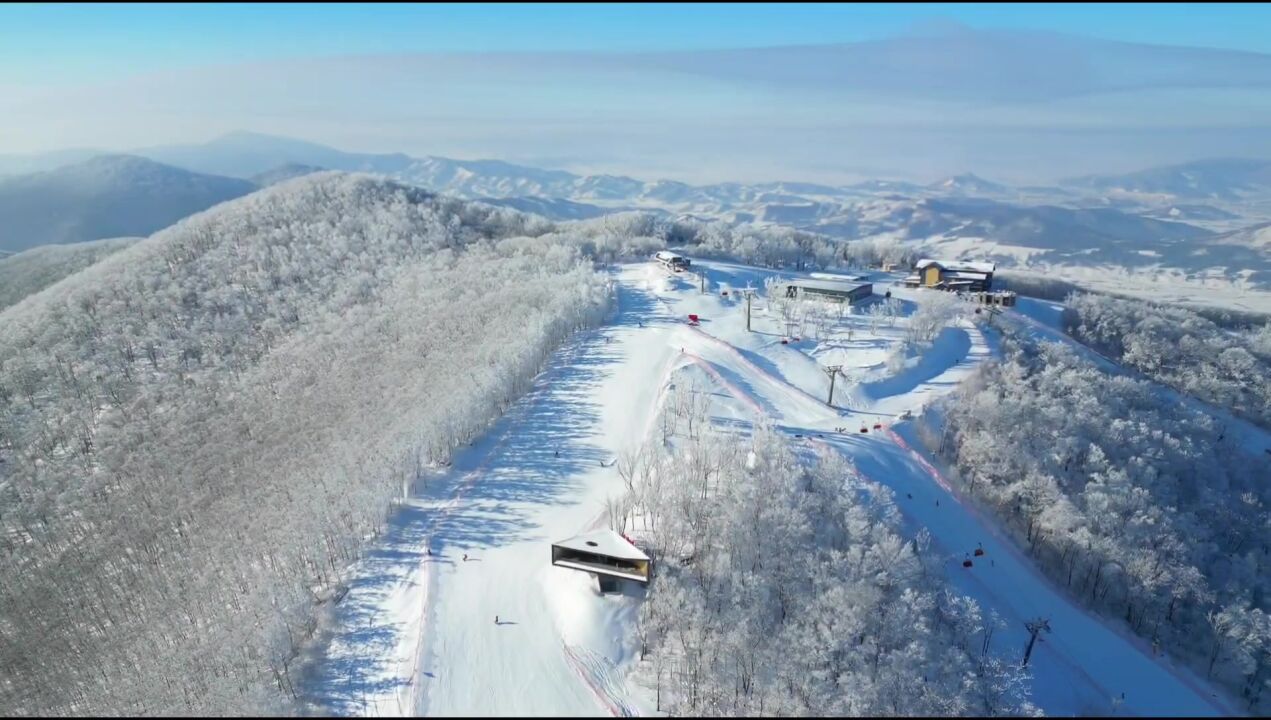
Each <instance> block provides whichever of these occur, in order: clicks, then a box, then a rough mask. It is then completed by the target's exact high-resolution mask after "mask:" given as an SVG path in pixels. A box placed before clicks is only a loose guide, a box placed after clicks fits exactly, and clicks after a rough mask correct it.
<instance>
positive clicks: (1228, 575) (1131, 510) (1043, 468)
mask: <svg viewBox="0 0 1271 720" xmlns="http://www.w3.org/2000/svg"><path fill="white" fill-rule="evenodd" d="M1121 302H1122V301H1119V300H1111V299H1105V298H1096V299H1085V300H1081V301H1080V302H1079V303H1078V305H1077V306H1078V308H1080V309H1081V311H1082V317H1083V320H1085V321H1086V322H1087V323H1093V322H1095V320H1096V318H1098V317H1100V316H1099V315H1097V314H1095V312H1094V311H1096V310H1098V309H1100V308H1112V309H1113V310H1112V311H1111V312H1115V311H1116V309H1119V308H1120V307H1121ZM1116 317H1119V315H1116ZM1087 332H1091V331H1087ZM1098 332H1110V331H1109V330H1106V329H1104V330H1099V331H1098ZM1126 332H1127V334H1129V335H1130V336H1131V337H1134V330H1133V328H1132V327H1129V328H1126ZM1098 337H1107V336H1105V335H1100V336H1098ZM1211 340H1212V338H1211ZM1131 342H1133V341H1131ZM1130 347H1137V345H1130ZM1211 347H1212V346H1211ZM1003 352H1004V359H1003V360H1002V361H1001V362H998V363H993V364H989V365H987V366H985V368H984V369H983V370H982V371H980V372H979V373H978V374H977V375H976V376H975V377H973V378H972V379H971V380H970V381H968V382H967V383H966V384H965V385H964V386H963V388H961V389H960V390H959V392H958V393H957V394H956V395H955V396H954V399H953V400H952V401H951V402H949V403H948V404H947V415H946V422H944V423H941V424H938V426H936V427H933V428H929V432H928V433H927V439H928V442H929V444H930V445H931V446H932V448H933V449H936V448H940V449H942V450H943V451H944V453H945V454H946V455H947V456H948V457H950V459H951V460H952V461H953V462H954V463H956V467H957V470H958V471H959V472H958V477H959V481H960V483H961V486H962V490H963V491H964V492H965V493H967V494H969V495H970V496H972V497H973V498H975V499H976V500H978V501H979V502H981V503H983V504H984V505H986V506H988V507H989V508H991V509H992V510H993V511H994V513H995V514H996V515H997V517H998V518H999V519H1000V520H1001V522H1002V523H1003V524H1004V525H1005V527H1007V528H1008V529H1009V530H1010V531H1011V532H1012V533H1013V534H1014V535H1015V536H1016V538H1017V540H1018V542H1019V543H1020V544H1021V545H1022V546H1023V547H1025V548H1027V550H1028V551H1029V553H1030V554H1031V555H1032V557H1033V558H1034V560H1035V561H1036V563H1037V564H1038V566H1039V567H1041V568H1042V569H1043V570H1044V571H1045V572H1046V573H1048V574H1049V575H1050V577H1051V578H1052V579H1053V580H1054V581H1055V582H1056V583H1058V584H1060V585H1061V586H1063V587H1065V588H1067V589H1068V590H1069V591H1070V592H1071V593H1072V594H1073V595H1074V596H1075V597H1077V598H1080V599H1081V600H1082V601H1083V602H1085V603H1087V604H1088V605H1090V606H1092V607H1094V608H1096V609H1097V610H1099V611H1101V612H1103V613H1105V614H1106V615H1108V616H1109V618H1110V619H1121V620H1123V621H1124V623H1125V625H1126V626H1128V628H1130V629H1132V630H1133V631H1134V632H1136V633H1138V634H1139V635H1140V636H1142V638H1143V639H1144V641H1145V642H1146V643H1149V644H1150V645H1151V647H1152V649H1153V652H1155V653H1169V654H1170V655H1173V656H1176V657H1181V658H1183V659H1185V660H1186V661H1188V662H1190V663H1191V664H1192V665H1193V666H1194V667H1196V668H1197V670H1198V671H1199V672H1200V673H1201V674H1202V675H1206V674H1207V675H1209V676H1210V677H1212V678H1214V679H1215V680H1217V681H1219V682H1222V683H1224V684H1226V685H1228V686H1229V687H1230V688H1232V690H1233V691H1235V692H1237V693H1241V694H1243V696H1244V697H1245V698H1246V700H1247V702H1248V704H1249V709H1250V710H1252V711H1259V710H1261V711H1265V710H1266V707H1265V703H1266V701H1267V699H1268V698H1271V693H1268V692H1266V691H1267V687H1268V683H1271V616H1269V615H1268V614H1267V599H1268V590H1271V582H1269V579H1271V564H1269V561H1268V558H1269V557H1271V485H1268V483H1267V479H1268V473H1267V458H1266V457H1265V455H1264V454H1263V448H1262V447H1248V446H1245V445H1242V444H1241V443H1240V442H1239V441H1236V440H1234V439H1233V438H1232V437H1231V435H1230V434H1228V433H1227V428H1226V426H1225V423H1224V421H1222V420H1220V419H1217V418H1214V417H1213V416H1210V415H1207V414H1204V413H1202V412H1200V411H1197V410H1194V409H1191V408H1189V407H1188V406H1186V405H1183V404H1179V403H1169V402H1163V401H1162V399H1161V397H1160V394H1159V392H1158V391H1157V390H1156V389H1155V388H1153V386H1152V384H1151V383H1150V382H1148V381H1144V380H1135V379H1131V378H1128V377H1125V376H1121V375H1112V374H1107V373H1105V372H1103V371H1102V370H1100V369H1098V368H1097V367H1096V366H1095V365H1093V364H1092V363H1091V362H1088V361H1086V360H1084V359H1082V358H1080V357H1079V356H1078V355H1077V354H1076V353H1075V351H1074V350H1073V349H1072V348H1070V347H1068V346H1066V345H1063V344H1059V343H1040V344H1038V343H1036V342H1034V341H1033V340H1032V339H1029V338H1027V337H1025V336H1024V335H1022V334H1018V333H1013V332H1012V333H1008V334H1007V335H1006V336H1005V337H1004V339H1003ZM1136 352H1138V351H1136ZM1181 352H1182V353H1188V352H1190V351H1188V350H1185V349H1184V350H1182V351H1181ZM1170 353H1173V354H1174V355H1175V356H1178V355H1180V347H1179V343H1177V342H1175V343H1166V344H1164V345H1163V346H1162V347H1161V348H1160V352H1159V353H1154V356H1155V357H1160V356H1161V355H1162V354H1170ZM1171 362H1174V361H1173V360H1172V361H1171ZM1226 382H1227V383H1233V381H1232V380H1231V379H1227V380H1226ZM1246 382H1247V381H1246ZM1233 384H1234V383H1233ZM1244 387H1246V388H1249V387H1250V386H1249V385H1247V384H1246V385H1244ZM1222 397H1225V396H1222V395H1219V396H1218V398H1222ZM1218 398H1215V399H1218ZM1114 621H1115V620H1114Z"/></svg>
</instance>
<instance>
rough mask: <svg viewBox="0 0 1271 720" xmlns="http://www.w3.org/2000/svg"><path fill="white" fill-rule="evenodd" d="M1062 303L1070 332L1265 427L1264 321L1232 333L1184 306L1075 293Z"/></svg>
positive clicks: (1270, 367)
mask: <svg viewBox="0 0 1271 720" xmlns="http://www.w3.org/2000/svg"><path fill="white" fill-rule="evenodd" d="M1068 307H1069V312H1067V313H1065V327H1066V329H1067V331H1068V332H1069V333H1070V334H1071V335H1072V336H1073V337H1075V338H1077V339H1078V340H1081V341H1082V342H1083V343H1086V344H1087V345H1089V346H1091V347H1093V348H1095V349H1096V350H1098V351H1100V352H1102V353H1104V354H1106V355H1108V356H1110V357H1112V358H1113V359H1115V360H1117V361H1118V362H1121V363H1124V364H1126V365H1129V366H1130V367H1132V368H1134V369H1136V370H1139V371H1140V372H1142V373H1144V374H1145V375H1147V376H1148V377H1150V378H1153V379H1155V380H1159V381H1161V382H1163V383H1165V384H1167V385H1170V386H1172V387H1174V388H1176V389H1178V390H1179V391H1181V392H1184V393H1187V394H1189V395H1194V396H1195V397H1198V398H1200V399H1201V400H1204V401H1206V402H1210V403H1213V404H1215V405H1218V406H1220V407H1225V408H1228V409H1230V410H1232V411H1233V412H1235V413H1236V414H1237V415H1240V416H1242V417H1244V418H1246V419H1248V420H1250V421H1252V422H1255V423H1258V424H1259V425H1261V426H1262V427H1264V428H1267V429H1271V325H1266V326H1263V327H1262V328H1260V329H1258V330H1257V331H1255V332H1245V333H1233V332H1229V331H1227V330H1224V329H1223V328H1220V327H1218V325H1216V324H1215V323H1213V322H1212V321H1210V320H1207V319H1205V318H1203V317H1201V316H1200V315H1198V314H1196V313H1194V312H1191V311H1189V310H1185V309H1183V308H1179V307H1171V306H1167V305H1154V304H1150V303H1146V302H1141V301H1138V300H1121V299H1116V298H1110V297H1103V296H1098V295H1089V294H1079V295H1075V296H1074V297H1072V298H1071V299H1070V300H1069V301H1068Z"/></svg>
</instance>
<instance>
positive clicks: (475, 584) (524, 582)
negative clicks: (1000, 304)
mask: <svg viewBox="0 0 1271 720" xmlns="http://www.w3.org/2000/svg"><path fill="white" fill-rule="evenodd" d="M694 267H695V269H697V271H698V272H700V273H703V274H704V275H705V276H706V279H707V281H708V285H709V288H710V292H709V293H708V294H701V292H700V290H699V278H698V277H697V276H684V275H681V276H668V275H667V274H666V273H665V272H664V271H662V270H660V269H658V268H656V267H655V266H653V265H652V264H646V263H640V264H635V265H628V266H624V267H623V268H622V269H621V270H620V271H619V272H618V273H617V279H618V281H619V287H620V290H619V301H620V306H619V309H618V313H617V315H616V318H615V320H614V321H613V322H612V323H611V324H609V325H606V326H605V327H603V328H601V329H599V330H597V331H593V332H589V333H586V334H583V335H581V336H579V337H578V338H576V339H575V340H574V341H573V342H571V343H570V344H569V346H568V347H566V348H564V349H562V350H561V351H560V352H559V353H558V354H557V355H556V357H555V359H554V360H553V362H552V364H551V366H550V367H549V368H548V369H547V370H546V371H545V372H544V374H543V375H542V376H541V377H540V378H539V381H538V383H537V385H536V387H535V388H534V390H533V391H532V392H531V393H530V394H529V395H528V396H527V397H525V398H523V399H522V400H521V401H519V402H518V403H517V404H516V405H515V407H514V408H513V410H512V411H511V412H510V413H509V414H508V415H507V416H505V417H504V418H502V419H501V420H499V421H498V422H497V423H495V425H494V426H493V427H492V428H491V429H490V431H489V432H488V433H487V434H486V435H485V436H484V437H483V438H482V439H481V440H479V441H478V442H476V443H474V445H473V447H471V448H469V449H467V450H466V451H465V452H462V453H460V454H459V455H458V457H457V458H456V460H455V462H454V465H453V467H450V468H448V469H446V471H445V472H441V473H438V474H437V475H436V476H435V477H431V478H427V479H426V483H424V487H422V488H421V489H420V490H419V491H418V492H417V493H416V496H415V497H413V498H411V499H410V501H409V502H407V503H406V504H405V505H404V506H403V507H402V508H401V509H400V510H399V512H397V513H396V515H395V516H394V519H393V523H392V527H391V529H390V532H389V533H388V534H387V535H386V536H384V537H383V538H381V540H380V541H379V542H378V543H377V544H376V546H375V548H374V550H373V552H372V553H371V554H370V555H369V556H368V557H367V558H366V559H365V560H364V561H363V562H362V563H360V564H359V565H358V566H357V567H356V568H355V569H354V572H353V575H352V577H351V580H350V591H349V593H348V595H347V596H346V597H345V598H344V599H343V601H342V602H341V603H340V604H339V605H338V606H337V607H336V609H335V611H334V615H333V617H331V618H330V625H331V627H332V628H333V630H332V635H331V640H330V642H329V643H327V646H326V647H325V648H324V652H325V658H326V659H325V662H323V663H322V664H321V665H320V668H319V671H318V672H317V673H316V676H315V677H314V678H313V683H312V687H313V688H314V691H313V693H312V694H313V696H314V699H315V701H316V702H318V703H319V705H320V706H321V707H322V708H323V709H324V710H325V711H327V712H330V713H336V714H367V715H375V714H393V715H397V714H413V713H422V714H444V715H521V714H529V715H596V714H612V715H633V714H640V715H645V714H654V709H653V698H652V696H651V694H650V693H649V691H648V690H647V689H645V688H641V687H639V686H637V685H636V684H635V683H634V682H631V681H630V680H629V679H628V677H629V676H628V674H627V673H628V671H629V670H630V669H631V668H632V666H633V665H634V663H635V662H636V660H635V657H637V656H638V654H633V651H634V649H635V647H634V633H633V632H632V627H633V623H634V618H635V609H636V607H637V606H638V603H639V597H638V595H639V591H631V594H629V595H623V596H600V595H599V594H598V593H597V592H596V591H595V590H594V589H593V588H594V580H591V579H589V578H588V577H587V576H586V575H584V574H582V573H578V572H575V571H571V570H565V569H561V568H554V567H552V566H551V565H550V562H549V559H550V549H549V545H550V543H551V542H552V541H553V540H559V539H563V538H566V537H569V536H572V535H574V534H576V533H578V532H580V531H583V530H586V529H589V528H592V527H597V526H599V525H600V524H601V523H602V522H603V510H604V508H603V504H604V501H605V500H606V498H609V497H614V496H617V495H618V494H620V492H621V491H622V483H621V481H620V479H619V477H618V474H617V471H616V469H615V468H614V467H612V465H611V464H610V463H611V461H612V460H613V459H614V458H615V457H616V456H617V454H618V453H619V452H620V451H622V450H623V449H626V448H629V447H633V446H635V445H638V444H640V443H641V442H643V440H644V438H645V437H646V436H648V435H649V434H650V433H651V432H652V431H653V430H654V423H655V421H656V419H657V416H658V413H657V410H658V407H659V404H660V402H661V400H662V398H663V394H664V392H665V390H666V388H667V387H668V385H669V384H671V383H689V384H697V385H698V386H699V387H701V388H702V389H704V390H707V391H708V392H711V393H712V400H713V402H712V412H713V413H714V414H715V415H716V416H717V420H718V421H719V422H720V423H721V424H723V423H729V424H730V425H733V426H736V425H738V424H745V423H748V422H750V421H751V420H753V419H754V418H755V416H757V415H761V414H762V415H766V416H768V417H770V418H771V419H772V421H773V423H774V425H775V426H776V427H778V428H780V429H781V430H783V431H785V432H787V433H789V434H790V435H792V436H793V435H799V436H801V437H802V438H803V441H804V442H805V443H809V444H819V445H822V446H823V447H828V448H832V449H834V450H836V451H838V452H841V453H843V454H844V456H845V457H846V458H848V459H849V460H850V461H851V462H852V463H853V464H854V465H855V466H856V467H857V468H858V469H859V470H860V471H861V472H863V473H865V474H866V475H868V476H870V477H871V478H873V479H875V480H877V481H879V482H881V483H883V484H886V485H888V486H890V487H891V488H892V489H893V490H894V491H895V492H896V495H897V499H898V504H899V505H900V507H901V509H902V511H903V512H904V514H905V517H906V522H907V524H908V526H909V528H910V529H911V531H913V532H916V531H917V530H918V529H919V528H920V527H927V528H928V529H929V530H930V531H931V534H932V537H933V544H934V545H935V546H937V547H939V548H941V549H942V551H943V552H944V553H945V554H946V556H947V560H948V563H947V565H948V575H949V578H950V579H951V581H952V582H953V584H954V585H955V587H956V588H957V589H958V590H959V591H961V592H963V593H966V594H968V595H972V596H974V597H975V598H977V599H978V600H979V601H980V602H981V603H982V604H983V606H984V607H985V608H986V609H993V610H995V611H996V612H997V613H999V614H1000V615H1001V616H1002V617H1003V618H1005V620H1006V621H1007V625H1006V627H1005V628H1004V629H1003V630H1001V631H999V633H998V634H997V635H996V636H995V639H994V644H995V647H999V648H1013V647H1017V648H1018V649H1019V651H1020V652H1021V653H1022V650H1023V647H1024V644H1025V641H1026V639H1027V634H1026V632H1025V630H1024V627H1023V622H1024V621H1025V620H1028V619H1032V618H1033V617H1036V616H1046V617H1049V618H1050V622H1051V627H1052V628H1053V629H1054V633H1053V634H1051V635H1047V636H1045V638H1044V641H1043V642H1042V643H1040V645H1039V647H1038V648H1037V649H1036V650H1035V651H1034V653H1033V659H1032V663H1031V667H1032V669H1033V673H1034V687H1033V694H1034V699H1035V702H1036V703H1037V704H1038V705H1039V706H1040V707H1041V708H1042V709H1043V710H1045V711H1046V712H1047V714H1057V715H1073V714H1083V713H1103V714H1108V713H1113V712H1117V713H1119V714H1139V715H1142V714H1170V715H1214V714H1229V713H1230V714H1234V712H1233V711H1232V710H1231V709H1230V708H1229V707H1227V706H1226V705H1225V704H1223V703H1222V702H1221V701H1220V700H1219V699H1218V697H1217V696H1216V695H1215V694H1214V693H1215V691H1214V690H1212V689H1210V688H1209V687H1207V686H1206V685H1205V684H1204V683H1202V682H1201V681H1199V680H1197V679H1196V678H1194V677H1192V675H1191V674H1190V673H1188V672H1186V671H1185V670H1183V669H1180V668H1175V667H1171V666H1169V665H1168V664H1167V662H1166V661H1164V660H1163V659H1162V658H1153V657H1151V656H1150V653H1149V652H1148V651H1147V650H1146V648H1145V647H1144V646H1143V643H1142V642H1141V641H1139V640H1138V639H1137V638H1131V637H1129V636H1127V635H1125V634H1123V633H1121V632H1119V631H1117V630H1115V629H1113V628H1111V627H1109V626H1108V625H1106V624H1105V623H1104V622H1103V621H1101V620H1100V619H1098V618H1097V617H1095V616H1092V615H1090V614H1088V613H1086V612H1085V611H1084V610H1082V609H1081V608H1080V607H1078V606H1076V605H1074V604H1073V603H1072V602H1071V601H1070V599H1069V598H1068V597H1067V595H1066V594H1065V593H1064V592H1063V591H1062V590H1060V589H1059V588H1056V587H1054V586H1053V585H1051V584H1050V583H1049V582H1048V581H1047V580H1046V579H1045V578H1043V577H1042V576H1041V575H1040V574H1039V573H1038V572H1037V571H1036V570H1035V569H1034V568H1033V566H1032V564H1031V563H1030V562H1029V560H1028V559H1027V558H1026V557H1025V556H1024V555H1022V554H1021V553H1020V552H1018V551H1017V550H1016V549H1015V547H1014V546H1013V544H1012V543H1011V541H1009V540H1008V539H1006V538H1005V537H1004V536H1002V535H1000V534H999V533H997V532H996V531H995V529H994V527H993V524H992V523H991V522H990V521H989V520H988V519H987V518H985V517H982V516H981V515H980V514H978V513H977V512H976V511H975V510H974V509H973V508H972V507H970V506H969V505H967V504H963V503H962V502H960V500H959V498H958V497H957V495H956V493H954V492H953V491H952V490H951V488H950V486H949V484H948V483H946V482H945V481H944V480H943V478H942V476H941V475H940V470H939V469H938V468H936V467H934V466H933V465H932V464H931V462H930V461H929V460H928V459H926V458H924V457H923V456H922V455H921V454H920V453H918V452H916V451H914V450H911V449H910V448H911V447H917V442H916V441H915V439H914V437H913V435H912V432H911V428H909V427H908V423H904V422H897V421H896V418H895V416H896V415H898V414H899V413H900V412H901V411H903V410H911V411H913V412H914V413H919V412H921V409H922V407H923V406H924V405H926V404H928V403H929V402H931V401H932V400H934V399H935V398H937V397H939V396H940V395H942V394H944V393H947V392H949V391H950V390H952V389H953V388H955V387H956V386H957V384H958V383H959V382H961V380H962V379H964V378H965V377H966V376H967V375H968V374H969V373H970V372H971V371H972V370H974V368H975V366H976V365H977V364H978V363H979V362H982V361H983V360H984V359H985V358H987V357H990V356H991V355H992V353H993V352H994V349H995V343H994V342H993V339H992V337H986V336H985V334H984V333H982V332H980V331H979V330H978V329H977V328H976V327H975V326H973V325H971V324H969V323H968V324H965V325H959V326H957V327H953V328H949V329H946V330H945V331H944V332H943V334H942V335H940V336H939V337H938V338H937V340H936V342H935V344H934V345H933V347H932V348H931V349H930V350H929V351H928V352H926V353H924V354H923V355H921V356H919V357H916V358H911V359H910V361H908V362H907V363H905V366H904V367H903V368H902V369H900V370H899V372H896V373H890V372H888V371H887V369H886V367H885V363H884V359H885V357H886V356H887V354H888V352H889V350H890V348H891V347H892V345H894V343H895V342H897V341H898V339H899V338H900V337H901V334H902V332H903V328H904V323H905V318H903V317H902V318H900V319H899V320H898V321H897V322H896V324H895V326H892V327H887V326H886V324H885V323H884V324H883V325H880V326H878V327H877V328H875V329H873V330H871V328H870V323H869V322H868V319H867V318H865V317H864V316H862V315H859V314H855V315H851V316H848V317H846V318H844V319H843V320H842V321H841V322H838V323H836V324H835V326H834V327H833V329H832V330H830V331H828V332H826V333H825V335H824V337H821V338H819V339H818V340H817V341H812V340H809V339H804V340H802V341H798V342H794V343H791V344H782V343H781V339H782V337H783V335H782V334H783V333H784V325H783V324H781V323H779V322H778V321H779V318H777V317H775V315H774V314H773V313H772V312H770V311H768V310H766V309H765V305H766V304H765V303H764V301H763V300H762V299H757V300H756V301H755V302H754V311H753V318H752V327H753V330H754V332H747V331H746V321H745V301H744V299H741V298H739V297H737V295H736V293H735V292H734V291H735V289H738V288H743V287H746V286H747V285H751V286H753V287H761V286H762V281H763V279H764V278H765V277H766V276H767V275H769V274H770V273H768V272H767V271H761V270H757V269H754V268H749V267H745V266H739V265H733V264H729V263H719V262H706V261H701V262H696V261H695V264H694ZM721 288H723V289H728V290H729V294H728V295H727V296H723V295H721V294H720V290H721ZM875 290H876V292H879V293H881V292H883V291H885V290H892V291H893V293H894V295H895V297H897V298H899V299H901V300H902V301H904V302H903V307H904V308H905V311H906V312H912V310H913V308H914V307H915V306H916V305H917V304H920V303H922V302H923V300H924V297H925V295H924V294H925V293H927V292H931V291H921V290H917V291H908V290H901V289H897V288H891V287H889V286H882V285H879V286H876V288H875ZM688 313H697V314H699V315H700V316H701V318H702V324H701V326H700V327H690V326H688V325H687V324H686V323H685V322H684V318H685V317H686V316H687V314H688ZM849 330H850V332H851V337H850V339H849V338H848V331H849ZM828 362H833V363H838V364H842V365H844V371H845V372H847V373H848V374H849V377H848V378H847V379H846V380H845V379H843V378H840V379H839V380H838V385H837V386H836V389H835V407H830V406H827V405H826V403H825V398H826V394H827V391H828V379H827V377H826V375H825V374H824V373H823V372H822V371H821V369H820V364H821V363H828ZM874 423H882V424H884V425H885V426H886V428H885V429H884V430H882V431H877V430H874ZM862 425H865V426H867V427H868V428H869V430H870V431H869V432H868V433H865V434H862V433H860V432H859V429H860V427H861V426H862ZM838 428H845V429H846V432H836V429H838ZM557 453H559V455H558V454H557ZM977 545H982V546H983V547H984V548H985V550H986V551H987V554H986V555H985V556H984V557H982V558H977V561H976V563H975V565H974V567H972V568H964V567H962V560H963V558H964V557H965V556H966V554H967V553H970V552H971V551H972V550H974V549H975V548H976V547H977ZM429 552H431V554H429ZM465 554H466V555H467V557H468V559H467V560H466V561H465V560H464V559H463V557H464V555H465ZM496 615H497V616H498V620H499V622H498V623H496V622H495V616H496ZM1002 643H1004V645H1002ZM1122 693H1124V700H1123V701H1122V700H1121V694H1122ZM1114 698H1115V701H1114Z"/></svg>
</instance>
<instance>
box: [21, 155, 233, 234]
mask: <svg viewBox="0 0 1271 720" xmlns="http://www.w3.org/2000/svg"><path fill="white" fill-rule="evenodd" d="M254 190H256V186H255V185H254V184H252V183H250V182H248V181H246V180H239V179H237V178H228V177H219V176H216V175H200V174H198V173H193V172H190V171H188V170H182V169H180V168H176V167H171V166H169V165H162V164H160V163H157V162H154V161H152V160H147V159H145V158H141V157H136V156H133V155H101V156H99V157H95V158H92V159H90V160H86V161H84V162H82V163H78V164H75V165H67V166H65V167H59V168H57V169H56V170H50V171H48V172H41V173H34V174H31V175H18V176H14V177H6V178H0V218H3V219H4V222H3V223H0V250H24V249H26V248H31V247H35V246H37V245H46V244H50V243H74V242H83V241H85V240H100V239H102V238H114V237H125V236H136V235H148V234H150V233H152V232H155V231H156V230H160V229H162V228H165V227H167V226H168V225H171V224H172V223H174V222H176V221H177V220H180V219H181V218H183V217H186V216H188V215H191V214H193V213H196V212H199V211H201V210H206V209H207V208H209V207H212V206H213V205H215V204H217V203H220V202H224V201H226V200H232V199H234V198H237V197H241V196H243V195H246V194H248V193H250V192H252V191H254Z"/></svg>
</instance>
